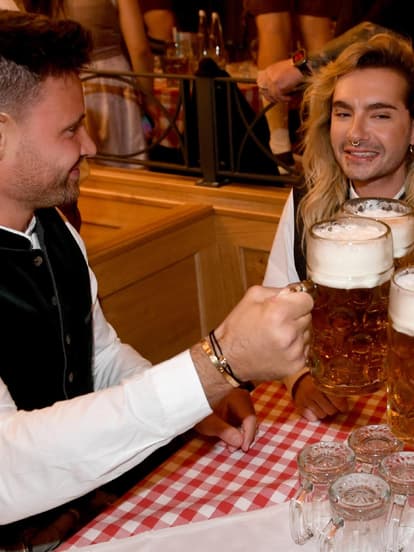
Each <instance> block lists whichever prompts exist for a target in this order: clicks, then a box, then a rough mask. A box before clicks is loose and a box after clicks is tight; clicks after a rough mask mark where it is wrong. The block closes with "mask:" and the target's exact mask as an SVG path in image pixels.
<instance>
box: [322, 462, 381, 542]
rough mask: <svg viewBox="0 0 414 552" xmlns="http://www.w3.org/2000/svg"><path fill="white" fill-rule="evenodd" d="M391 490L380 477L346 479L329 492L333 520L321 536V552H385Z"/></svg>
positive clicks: (366, 475) (356, 475)
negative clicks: (386, 524) (385, 532)
mask: <svg viewBox="0 0 414 552" xmlns="http://www.w3.org/2000/svg"><path fill="white" fill-rule="evenodd" d="M390 494H391V492H390V486H389V485H388V483H387V482H386V481H385V480H384V479H383V478H382V477H379V476H378V475H373V474H371V473H351V474H348V475H343V476H341V477H340V478H339V479H337V480H336V481H334V483H332V485H331V486H330V488H329V501H330V505H331V509H332V517H331V519H330V521H329V523H328V524H327V525H326V527H325V528H324V529H323V531H322V532H321V534H320V535H319V539H318V544H319V552H380V551H385V545H384V525H385V520H386V514H387V510H388V507H389V502H390Z"/></svg>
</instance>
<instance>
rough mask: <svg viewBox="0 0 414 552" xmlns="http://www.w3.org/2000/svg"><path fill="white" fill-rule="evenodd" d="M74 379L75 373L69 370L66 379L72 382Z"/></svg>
mask: <svg viewBox="0 0 414 552" xmlns="http://www.w3.org/2000/svg"><path fill="white" fill-rule="evenodd" d="M74 379H75V375H74V373H73V372H69V374H68V381H69V383H73V380H74Z"/></svg>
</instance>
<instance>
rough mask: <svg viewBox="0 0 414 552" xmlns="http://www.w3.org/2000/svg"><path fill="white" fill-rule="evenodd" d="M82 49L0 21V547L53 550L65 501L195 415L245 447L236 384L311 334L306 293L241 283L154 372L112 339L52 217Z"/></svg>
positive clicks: (300, 349)
mask: <svg viewBox="0 0 414 552" xmlns="http://www.w3.org/2000/svg"><path fill="white" fill-rule="evenodd" d="M90 47H91V44H90V37H89V34H88V33H87V32H86V31H85V30H84V29H83V28H82V27H81V26H80V25H79V24H77V23H75V22H73V21H68V20H64V21H52V20H50V19H48V18H46V17H43V16H38V15H32V14H23V13H18V12H11V11H10V12H7V11H3V12H0V263H1V267H2V268H1V272H0V317H1V318H0V321H1V333H0V342H1V349H2V361H1V364H0V469H1V478H0V523H2V524H3V525H2V527H1V528H0V550H7V548H8V547H9V549H16V546H17V549H22V550H36V552H40V551H45V550H50V549H52V548H54V547H55V546H56V545H57V544H58V543H59V541H60V540H61V539H62V538H64V537H65V535H66V534H67V531H68V527H70V526H71V525H73V523H74V521H76V520H77V518H78V515H79V513H78V511H77V509H76V505H75V506H74V505H73V502H71V501H73V500H74V499H77V498H78V497H82V496H84V495H87V494H88V493H89V492H91V491H92V490H93V489H96V488H98V487H99V486H101V485H103V484H104V483H107V482H108V481H111V480H113V479H115V478H116V477H118V476H119V475H121V474H123V473H125V472H126V471H127V470H129V469H130V468H132V467H134V466H136V465H138V464H139V463H140V462H142V461H143V460H144V459H145V458H147V457H148V456H149V455H150V454H151V453H152V452H153V451H155V450H156V449H158V448H160V447H161V446H163V445H165V444H166V443H168V442H169V441H171V439H173V438H174V437H175V436H177V435H179V434H181V433H183V432H185V431H186V430H187V429H189V428H191V427H192V426H193V425H194V424H197V423H198V422H200V421H201V420H203V419H205V420H204V421H203V424H204V426H205V424H207V428H206V432H207V433H208V434H210V435H216V436H218V437H220V438H222V439H223V440H224V441H225V442H226V443H228V444H229V445H230V446H232V447H235V448H241V449H242V450H248V448H249V446H250V445H251V444H252V442H253V439H254V435H255V431H256V420H255V416H254V409H253V407H252V404H251V401H250V396H249V394H248V392H247V391H246V390H244V389H243V387H244V386H243V383H244V382H246V381H247V380H249V379H255V380H258V381H263V380H269V379H275V378H280V377H283V376H285V375H287V374H291V373H293V372H295V370H296V369H298V368H299V367H300V366H302V364H303V362H304V359H305V355H306V351H307V343H308V341H309V337H310V336H309V323H310V309H311V307H312V299H311V298H310V296H309V295H307V294H306V293H288V292H287V291H283V292H279V290H275V289H272V288H262V287H254V288H252V289H250V290H249V291H248V292H247V294H246V295H245V297H244V298H243V299H242V300H241V302H240V303H239V304H238V305H237V306H236V307H235V309H234V310H233V311H232V312H231V313H230V314H229V315H228V317H227V318H226V319H225V320H224V321H223V322H222V323H221V324H220V325H219V326H218V327H217V328H216V329H215V332H214V339H213V338H212V340H210V339H209V338H205V339H203V340H202V341H201V342H200V343H197V344H196V345H194V346H193V347H191V349H190V350H187V351H184V352H182V353H180V354H179V355H177V356H176V357H173V358H172V359H169V360H167V361H165V362H163V363H160V364H158V365H157V366H153V367H151V366H150V364H149V362H148V361H146V360H145V359H143V358H142V357H141V356H140V355H139V354H138V353H137V352H136V351H135V350H133V349H132V348H131V347H129V346H128V345H126V344H123V343H121V342H120V340H119V339H118V337H117V335H116V333H115V331H114V329H113V328H112V327H111V326H110V325H109V324H108V322H107V321H106V320H105V318H104V315H103V313H102V310H101V307H100V305H99V301H98V299H97V295H98V294H97V283H96V279H95V277H94V275H93V273H92V272H91V271H90V269H89V267H88V264H87V260H86V251H85V247H84V244H83V241H82V240H81V238H80V236H79V234H78V233H77V232H76V231H75V230H74V228H73V227H72V226H71V225H70V224H69V223H67V222H65V221H64V220H63V219H62V218H61V217H60V215H59V213H58V211H57V210H56V209H55V208H54V207H55V206H56V205H60V204H62V203H65V202H71V201H74V200H76V199H77V197H78V195H79V173H80V168H79V167H80V163H81V161H82V160H83V159H85V158H86V157H89V156H92V155H94V154H95V146H94V144H93V142H92V141H91V139H90V137H89V136H88V134H87V132H86V129H85V127H84V125H83V121H84V117H85V107H84V100H83V94H82V86H81V81H80V79H79V71H80V70H81V69H82V67H83V65H85V64H86V63H88V61H89V52H90ZM218 343H219V344H220V345H219V349H221V350H222V351H223V352H222V353H221V351H220V350H217V344H218ZM230 366H231V368H230ZM226 407H227V408H226ZM213 408H215V409H216V411H217V412H219V411H227V412H228V413H229V417H231V418H232V419H233V420H235V422H234V423H235V426H236V427H232V426H231V425H229V424H228V423H227V422H226V420H225V419H221V418H219V417H218V416H217V415H216V414H215V413H214V412H213ZM62 505H63V506H62ZM56 508H57V509H56ZM42 512H43V514H42ZM38 514H41V515H40V516H39V515H38ZM35 515H36V516H35ZM29 516H34V517H31V518H29ZM7 541H8V543H9V544H7ZM2 546H3V548H2Z"/></svg>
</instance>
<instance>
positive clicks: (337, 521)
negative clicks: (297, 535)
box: [318, 517, 344, 552]
mask: <svg viewBox="0 0 414 552" xmlns="http://www.w3.org/2000/svg"><path fill="white" fill-rule="evenodd" d="M343 526H344V520H343V518H341V517H336V518H331V519H330V520H329V522H328V524H327V525H326V526H325V528H324V529H323V530H322V531H321V533H320V535H319V537H318V544H319V547H318V551H319V552H333V550H335V545H334V542H335V536H336V533H337V532H338V530H339V529H341V527H343Z"/></svg>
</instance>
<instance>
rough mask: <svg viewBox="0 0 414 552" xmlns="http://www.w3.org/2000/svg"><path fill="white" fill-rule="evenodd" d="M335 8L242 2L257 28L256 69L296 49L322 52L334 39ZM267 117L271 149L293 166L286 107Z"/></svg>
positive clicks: (272, 0)
mask: <svg viewBox="0 0 414 552" xmlns="http://www.w3.org/2000/svg"><path fill="white" fill-rule="evenodd" d="M335 5H336V4H335V0H333V1H332V0H331V1H329V0H317V1H309V0H296V1H294V0H244V8H245V12H246V14H251V15H253V16H254V20H255V23H256V27H257V40H258V50H257V68H258V69H259V70H263V69H265V68H266V67H268V66H269V65H271V64H273V63H275V62H276V61H279V60H282V59H285V58H287V57H289V56H290V55H291V54H292V52H294V51H295V50H297V49H298V48H299V47H303V48H305V49H310V50H314V49H319V48H321V47H322V46H323V45H324V44H325V43H326V42H328V41H329V40H330V39H331V38H332V36H333V18H334V16H335V15H336V14H335V11H336V8H335ZM267 104H268V101H267V100H265V99H264V105H267ZM266 116H267V120H268V124H269V129H270V149H271V150H272V152H273V153H275V154H277V155H278V156H279V158H280V160H281V161H283V162H284V163H286V164H287V165H291V166H293V165H294V164H295V162H294V158H293V155H292V144H291V136H290V132H289V110H288V104H287V103H278V104H277V105H275V106H274V107H272V108H271V109H270V110H269V111H267V114H266ZM282 171H283V169H282ZM285 172H286V171H285Z"/></svg>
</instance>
